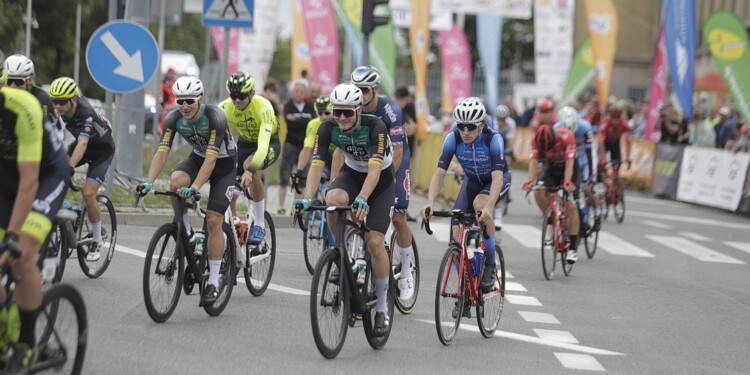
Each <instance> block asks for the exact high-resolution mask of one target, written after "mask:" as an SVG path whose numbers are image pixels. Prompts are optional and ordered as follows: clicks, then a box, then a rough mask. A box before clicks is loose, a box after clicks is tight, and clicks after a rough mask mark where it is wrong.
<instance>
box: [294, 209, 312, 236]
mask: <svg viewBox="0 0 750 375" xmlns="http://www.w3.org/2000/svg"><path fill="white" fill-rule="evenodd" d="M314 214H315V211H313V212H310V211H303V212H302V213H301V214H300V215H302V217H301V218H300V219H299V220H297V225H298V226H299V229H302V231H303V232H307V228H309V227H310V226H309V225H308V224H307V222H308V221H309V220H310V217H311V216H312V215H314Z"/></svg>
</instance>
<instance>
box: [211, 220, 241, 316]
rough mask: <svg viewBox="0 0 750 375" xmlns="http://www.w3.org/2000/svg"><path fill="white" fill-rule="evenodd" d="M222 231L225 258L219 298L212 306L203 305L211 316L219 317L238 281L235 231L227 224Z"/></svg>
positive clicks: (222, 226) (221, 271) (221, 273)
mask: <svg viewBox="0 0 750 375" xmlns="http://www.w3.org/2000/svg"><path fill="white" fill-rule="evenodd" d="M221 229H222V231H223V232H224V233H223V234H224V256H223V257H222V259H221V268H220V270H219V281H220V282H221V285H219V290H220V292H219V297H218V298H217V299H216V302H214V303H212V304H210V305H203V309H204V310H205V311H206V313H208V315H211V316H219V314H221V312H222V311H224V309H225V308H226V307H227V304H228V303H229V298H231V297H232V290H233V289H234V284H235V281H236V279H237V271H236V268H235V266H236V265H237V261H236V260H235V251H236V249H235V247H234V231H233V230H232V228H231V227H230V226H229V224H227V223H222V224H221ZM206 243H208V234H206ZM206 271H208V262H206Z"/></svg>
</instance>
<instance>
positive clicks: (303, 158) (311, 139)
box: [297, 119, 320, 169]
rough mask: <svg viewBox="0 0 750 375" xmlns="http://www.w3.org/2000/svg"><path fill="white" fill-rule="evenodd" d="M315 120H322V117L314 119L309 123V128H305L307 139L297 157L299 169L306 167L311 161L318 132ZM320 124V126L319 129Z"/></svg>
mask: <svg viewBox="0 0 750 375" xmlns="http://www.w3.org/2000/svg"><path fill="white" fill-rule="evenodd" d="M314 121H320V119H312V120H310V121H309V122H308V123H307V129H305V141H304V142H303V144H302V151H300V153H299V157H298V158H297V169H305V167H306V166H307V163H308V162H309V161H310V157H311V156H312V148H313V146H314V145H315V136H316V135H317V134H318V132H317V129H316V127H315V126H314ZM319 128H320V126H318V129H319Z"/></svg>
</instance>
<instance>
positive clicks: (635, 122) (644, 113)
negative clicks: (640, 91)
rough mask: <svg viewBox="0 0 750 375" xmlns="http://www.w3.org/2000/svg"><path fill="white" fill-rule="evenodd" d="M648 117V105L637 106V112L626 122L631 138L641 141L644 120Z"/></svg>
mask: <svg viewBox="0 0 750 375" xmlns="http://www.w3.org/2000/svg"><path fill="white" fill-rule="evenodd" d="M647 117H648V104H645V103H644V104H641V105H639V106H638V110H637V111H636V112H635V113H634V114H633V117H632V118H631V119H630V121H628V126H630V131H631V132H632V133H633V138H637V139H643V134H644V133H645V132H646V123H647V121H646V119H647Z"/></svg>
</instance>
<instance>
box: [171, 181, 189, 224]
mask: <svg viewBox="0 0 750 375" xmlns="http://www.w3.org/2000/svg"><path fill="white" fill-rule="evenodd" d="M190 182H191V181H190V175H188V174H187V173H185V172H183V171H174V172H172V175H171V176H170V178H169V191H177V190H179V189H180V188H181V187H188V186H190ZM171 198H172V199H171V200H172V208H173V209H174V210H177V197H171ZM187 212H188V209H187V208H185V211H183V212H182V215H183V216H184V215H187ZM186 226H187V224H186Z"/></svg>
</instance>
